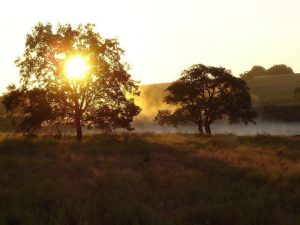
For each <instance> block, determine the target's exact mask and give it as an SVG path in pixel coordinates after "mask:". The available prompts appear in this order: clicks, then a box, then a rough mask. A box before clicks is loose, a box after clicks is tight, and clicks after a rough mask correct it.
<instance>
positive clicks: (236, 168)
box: [0, 133, 300, 225]
mask: <svg viewBox="0 0 300 225" xmlns="http://www.w3.org/2000/svg"><path fill="white" fill-rule="evenodd" d="M0 139H1V140H0V224H1V225H21V224H22V225H23V224H24V225H33V224H34V225H37V224H43V225H52V224H53V225H61V224H64V225H93V224H95V225H101V224H105V225H108V224H111V225H150V224H153V225H160V224H161V225H168V224H169V225H204V224H205V225H260V224H262V225H290V224H292V225H293V224H295V225H296V224H300V140H299V138H298V137H287V136H286V137H284V136H268V135H257V136H234V135H219V136H213V137H205V136H198V135H188V134H152V133H143V134H142V133H130V134H129V133H113V134H98V135H90V136H87V137H86V138H85V139H84V140H83V141H82V142H77V141H76V140H75V138H74V137H71V136H70V137H68V136H65V137H63V138H62V139H59V140H58V139H55V138H52V137H48V136H44V137H43V136H41V137H39V138H26V137H22V136H17V135H9V134H2V135H1V138H0Z"/></svg>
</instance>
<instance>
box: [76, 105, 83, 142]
mask: <svg viewBox="0 0 300 225" xmlns="http://www.w3.org/2000/svg"><path fill="white" fill-rule="evenodd" d="M75 125H76V133H77V140H78V141H81V140H82V127H81V111H80V109H79V107H78V104H76V105H75Z"/></svg>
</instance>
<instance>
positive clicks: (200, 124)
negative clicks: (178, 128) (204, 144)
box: [197, 121, 203, 135]
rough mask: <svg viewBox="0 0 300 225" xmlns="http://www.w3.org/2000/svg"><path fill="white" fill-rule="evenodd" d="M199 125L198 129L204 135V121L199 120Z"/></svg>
mask: <svg viewBox="0 0 300 225" xmlns="http://www.w3.org/2000/svg"><path fill="white" fill-rule="evenodd" d="M197 126H198V131H199V134H201V135H203V127H202V122H201V121H199V122H198V124H197Z"/></svg>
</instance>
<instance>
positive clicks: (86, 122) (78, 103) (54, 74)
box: [7, 24, 140, 140]
mask: <svg viewBox="0 0 300 225" xmlns="http://www.w3.org/2000/svg"><path fill="white" fill-rule="evenodd" d="M123 54H124V51H123V50H122V49H121V48H120V47H119V43H118V41H117V40H116V39H104V38H102V37H101V36H100V35H99V34H98V33H96V32H95V31H94V25H92V24H86V25H84V26H83V25H79V26H78V27H76V28H73V27H72V26H71V25H70V24H65V25H58V27H57V30H56V31H53V27H52V25H51V24H46V25H44V24H38V25H36V26H35V27H34V28H33V30H32V33H31V34H28V35H27V38H26V43H25V52H24V54H23V56H22V57H20V58H18V59H17V60H16V65H17V67H19V68H20V75H21V79H20V81H21V87H20V88H19V89H18V90H12V91H14V92H19V93H18V95H19V94H20V95H23V94H24V95H26V93H31V91H33V90H43V98H44V99H45V102H47V107H48V106H49V107H50V109H51V110H49V115H50V111H51V116H49V117H47V116H46V117H44V118H43V120H46V121H50V122H55V121H56V120H58V119H59V120H63V121H66V122H69V121H70V120H73V121H74V123H75V126H76V131H77V138H78V140H80V139H82V126H85V127H89V128H90V127H96V128H101V129H106V130H111V129H115V128H126V129H129V130H131V129H133V128H132V127H131V125H130V123H131V122H132V120H133V117H134V116H136V115H137V114H138V113H139V112H140V108H139V107H138V106H136V105H135V103H134V100H133V98H128V96H136V95H139V91H138V86H137V83H136V82H135V81H134V80H132V79H131V76H130V74H129V73H128V69H129V66H128V65H127V64H126V63H123V62H122V55H123ZM71 59H73V61H72V64H70V62H71ZM83 69H84V71H81V72H84V74H78V73H79V71H78V70H83ZM66 73H69V74H66ZM69 75H70V76H69ZM78 75H84V76H83V77H80V76H78ZM10 95H12V93H7V97H8V96H10ZM18 98H19V97H18ZM22 98H23V97H22ZM19 102H22V101H19ZM15 106H17V107H23V106H24V105H22V104H21V105H20V104H16V105H15ZM40 107H44V106H40ZM8 109H9V110H12V107H11V108H8ZM30 113H32V112H30ZM38 123H39V122H38Z"/></svg>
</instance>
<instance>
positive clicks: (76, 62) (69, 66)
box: [64, 55, 90, 80]
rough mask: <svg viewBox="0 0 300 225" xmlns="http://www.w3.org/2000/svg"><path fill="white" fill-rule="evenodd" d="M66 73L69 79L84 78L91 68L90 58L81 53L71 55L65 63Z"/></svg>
mask: <svg viewBox="0 0 300 225" xmlns="http://www.w3.org/2000/svg"><path fill="white" fill-rule="evenodd" d="M64 67H65V75H66V76H67V78H68V79H69V80H82V79H84V78H85V77H86V75H87V72H88V71H89V69H90V65H89V63H88V60H87V59H86V58H85V57H83V56H81V55H74V56H71V57H69V58H68V59H67V60H66V63H65V66H64Z"/></svg>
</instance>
